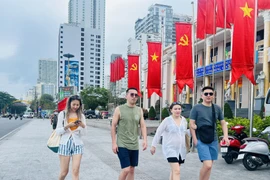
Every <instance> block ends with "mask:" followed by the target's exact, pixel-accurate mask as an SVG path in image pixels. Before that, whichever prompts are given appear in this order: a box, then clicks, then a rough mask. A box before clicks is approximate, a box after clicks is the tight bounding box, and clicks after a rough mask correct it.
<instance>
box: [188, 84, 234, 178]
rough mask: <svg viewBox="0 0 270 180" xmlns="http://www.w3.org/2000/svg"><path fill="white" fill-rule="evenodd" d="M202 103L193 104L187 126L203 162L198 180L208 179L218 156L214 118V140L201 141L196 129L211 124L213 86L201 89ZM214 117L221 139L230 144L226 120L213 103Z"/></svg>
mask: <svg viewBox="0 0 270 180" xmlns="http://www.w3.org/2000/svg"><path fill="white" fill-rule="evenodd" d="M202 99H203V102H202V104H197V105H195V106H194V107H193V108H192V110H191V112H190V121H189V127H190V132H191V135H192V139H193V143H194V145H195V146H196V147H197V149H198V155H199V158H200V160H201V161H202V162H203V166H202V168H201V170H200V180H208V179H209V178H210V173H211V169H212V165H213V161H214V160H217V157H218V137H217V132H216V122H217V121H216V120H215V122H214V126H215V128H214V129H215V131H214V132H215V133H214V140H213V141H212V142H211V143H203V142H202V141H201V140H200V137H199V134H198V130H197V129H199V128H200V127H202V126H203V125H208V126H212V125H213V117H212V115H213V113H212V101H213V99H214V88H212V87H210V86H206V87H204V88H203V89H202ZM214 109H215V118H216V119H218V120H219V122H220V124H221V127H222V131H223V139H222V141H225V142H226V144H227V145H229V144H230V142H229V139H228V129H227V124H226V121H225V120H224V117H223V114H222V111H221V109H220V107H219V106H217V105H214Z"/></svg>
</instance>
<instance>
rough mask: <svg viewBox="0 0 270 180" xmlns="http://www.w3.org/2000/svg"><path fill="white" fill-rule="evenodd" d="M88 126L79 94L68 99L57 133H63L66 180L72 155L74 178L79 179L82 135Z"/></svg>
mask: <svg viewBox="0 0 270 180" xmlns="http://www.w3.org/2000/svg"><path fill="white" fill-rule="evenodd" d="M85 128H86V122H85V117H84V115H83V113H82V101H81V98H80V97H79V96H77V95H74V96H71V97H70V98H69V99H68V102H67V105H66V109H65V110H64V111H61V112H60V113H59V115H58V122H57V128H56V133H57V134H58V135H61V140H60V145H59V150H58V154H59V158H60V168H61V170H60V175H59V180H64V179H65V177H66V175H67V174H68V171H69V162H70V157H72V179H73V180H75V179H76V180H77V179H79V170H80V164H81V158H82V154H83V141H82V139H81V135H82V134H83V132H84V130H85Z"/></svg>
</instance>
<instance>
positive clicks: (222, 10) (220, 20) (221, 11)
mask: <svg viewBox="0 0 270 180" xmlns="http://www.w3.org/2000/svg"><path fill="white" fill-rule="evenodd" d="M229 1H231V0H216V3H217V17H216V25H217V27H220V28H224V21H225V14H226V22H227V23H226V28H231V24H230V22H229V21H228V20H229V19H230V15H229V13H232V12H231V11H230V9H229V5H230V4H229ZM225 2H226V5H225Z"/></svg>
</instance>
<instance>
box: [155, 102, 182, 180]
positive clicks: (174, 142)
mask: <svg viewBox="0 0 270 180" xmlns="http://www.w3.org/2000/svg"><path fill="white" fill-rule="evenodd" d="M170 111H171V113H172V115H171V116H169V117H167V118H165V119H164V120H163V121H162V123H161V124H160V125H159V127H158V129H157V131H156V134H155V136H154V139H153V142H152V147H151V150H150V151H151V154H152V155H154V154H155V152H156V146H157V144H158V143H159V141H160V138H161V135H162V150H163V154H164V156H165V157H166V158H167V160H168V162H169V164H170V166H171V173H170V178H169V179H170V180H179V179H180V166H181V164H183V163H184V162H185V159H186V142H185V135H186V133H187V120H186V119H185V118H184V117H183V116H181V111H182V107H181V104H180V103H178V102H174V103H172V104H171V105H170Z"/></svg>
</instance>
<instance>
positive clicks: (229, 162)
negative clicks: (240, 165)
mask: <svg viewBox="0 0 270 180" xmlns="http://www.w3.org/2000/svg"><path fill="white" fill-rule="evenodd" d="M224 160H225V162H226V163H227V164H232V163H233V156H232V154H227V155H226V156H225V157H224Z"/></svg>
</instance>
